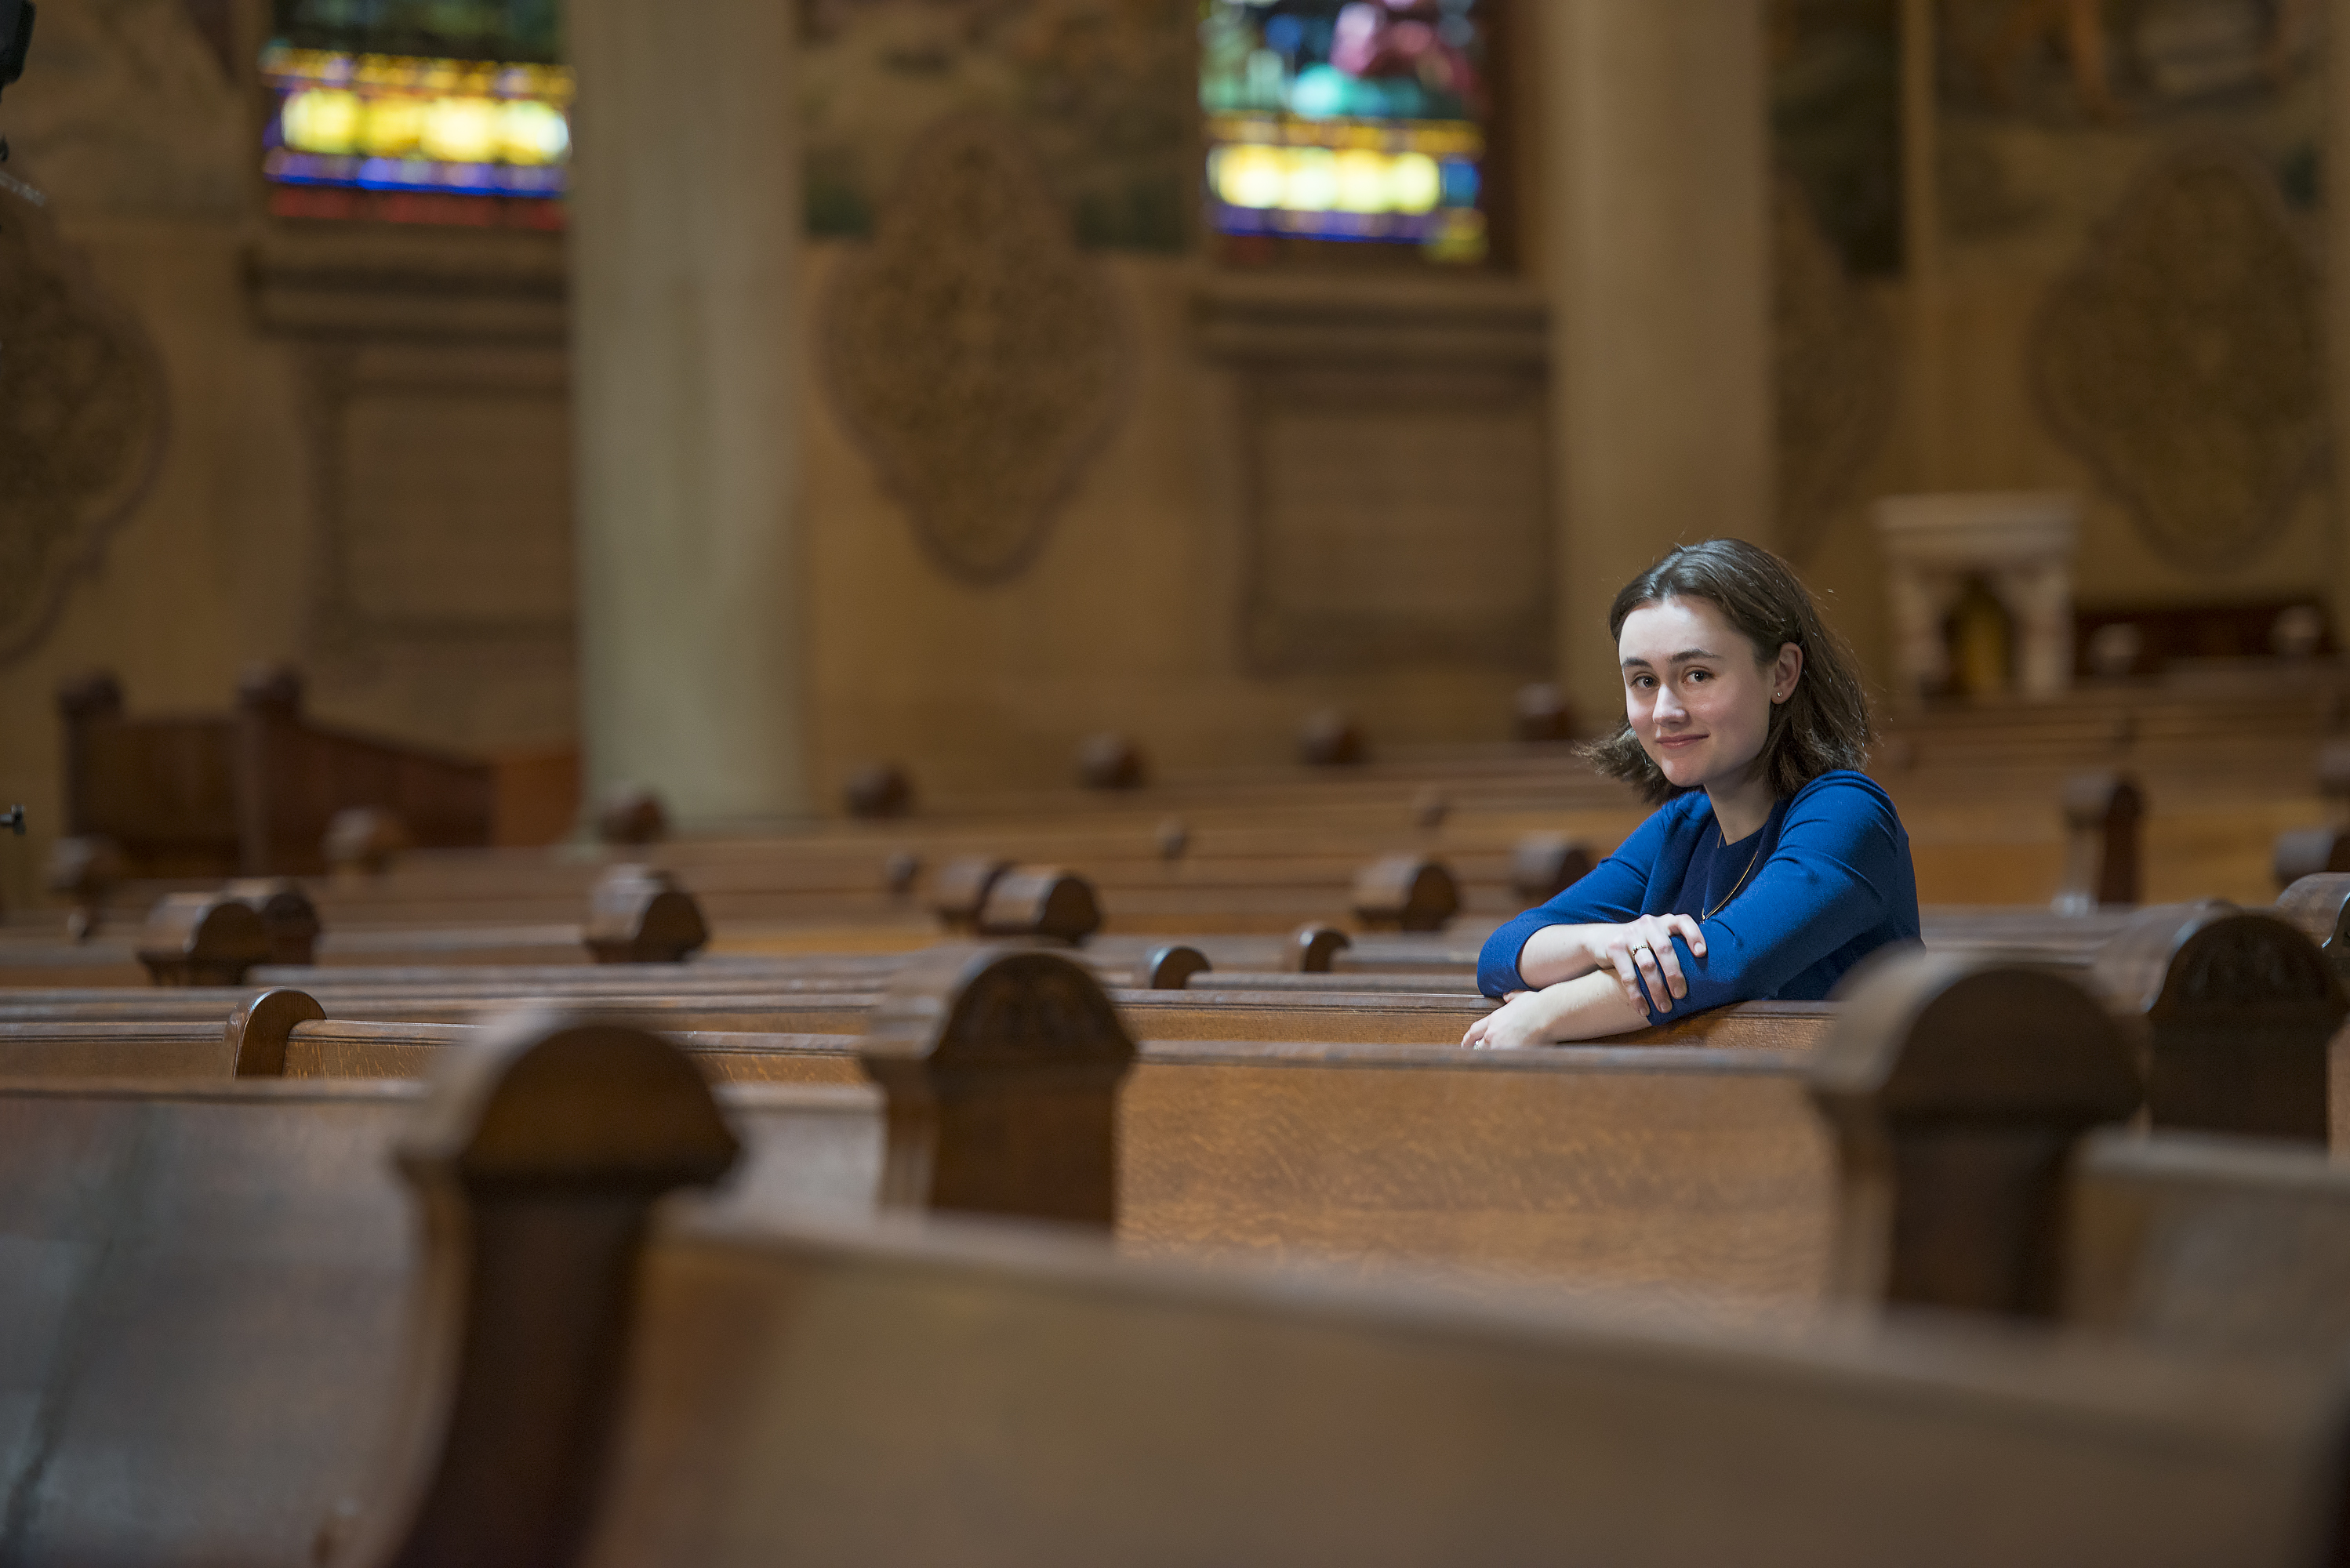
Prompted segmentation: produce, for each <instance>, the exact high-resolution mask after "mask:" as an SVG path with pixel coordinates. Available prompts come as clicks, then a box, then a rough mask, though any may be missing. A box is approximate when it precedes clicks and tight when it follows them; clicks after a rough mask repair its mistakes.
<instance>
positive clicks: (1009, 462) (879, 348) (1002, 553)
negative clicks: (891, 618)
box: [820, 113, 1130, 583]
mask: <svg viewBox="0 0 2350 1568" xmlns="http://www.w3.org/2000/svg"><path fill="white" fill-rule="evenodd" d="M824 317H825V318H824V328H823V337H822V342H821V350H820V351H821V353H822V356H823V363H824V375H825V380H826V384H827V388H828V389H829V390H830V393H831V396H832V400H833V403H834V406H835V408H836V409H837V410H838V411H839V414H840V416H841V420H842V421H843V423H844V424H846V425H847V428H848V430H849V432H850V433H851V435H852V436H853V437H854V438H855V439H856V440H857V441H858V445H859V446H860V447H862V448H863V449H864V451H865V452H866V455H867V456H868V457H869V458H870V459H871V460H872V462H873V463H874V465H875V467H876V468H877V469H879V472H880V475H881V478H882V481H883V483H885V484H886V485H887V486H888V487H889V490H890V492H891V493H893V494H895V495H896V496H897V497H898V499H899V501H901V502H902V503H903V504H905V506H906V508H907V509H908V511H909V512H910V514H912V520H913V524H914V528H915V531H916V533H917V534H918V535H920V538H921V541H922V543H923V545H925V546H926V547H927V548H928V549H929V550H930V551H931V555H932V556H934V557H936V558H937V560H938V561H939V563H940V564H941V566H944V567H945V568H946V569H947V570H948V571H949V572H950V573H951V574H952V575H953V576H958V577H961V578H962V579H963V580H965V581H967V582H972V583H993V582H1003V581H1004V580H1006V579H1008V578H1011V577H1013V576H1017V575H1018V574H1019V572H1020V571H1021V570H1022V568H1024V566H1026V565H1027V564H1028V562H1029V561H1030V560H1032V559H1033V558H1034V557H1035V555H1036V552H1037V550H1038V549H1039V548H1040V547H1041V546H1042V545H1043V544H1044V542H1045V536H1046V535H1047V534H1048V533H1049V531H1050V526H1051V523H1052V518H1053V514H1054V513H1055V509H1056V508H1057V507H1058V505H1059V504H1060V503H1061V502H1062V501H1063V500H1064V499H1065V498H1066V495H1067V494H1068V492H1069V491H1070V489H1071V488H1072V487H1073V486H1074V484H1075V483H1076V479H1077V477H1078V475H1079V474H1080V473H1081V472H1083V470H1084V468H1085V466H1086V464H1087V462H1088V461H1089V460H1090V459H1091V458H1092V457H1093V455H1094V454H1095V453H1096V452H1097V451H1098V450H1099V449H1100V447H1101V445H1102V442H1103V441H1104V440H1105V439H1106V438H1107V436H1108V434H1109V432H1110V431H1111V430H1112V429H1113V428H1114V427H1115V425H1116V423H1117V421H1118V415H1119V412H1120V410H1122V408H1123V405H1124V403H1125V393H1126V375H1125V366H1126V364H1127V363H1128V359H1129V358H1130V356H1129V352H1128V346H1127V341H1126V339H1127V327H1126V322H1125V318H1124V313H1123V311H1122V310H1121V308H1120V306H1119V304H1118V298H1117V296H1116V295H1115V294H1114V293H1113V291H1112V288H1111V286H1110V284H1109V281H1108V279H1107V277H1106V276H1105V275H1103V273H1102V270H1101V269H1100V267H1099V266H1098V265H1097V264H1095V263H1093V262H1091V261H1089V260H1087V258H1086V257H1085V256H1084V255H1082V254H1080V253H1079V252H1078V250H1077V249H1076V244H1075V243H1074V242H1073V240H1072V239H1071V236H1070V234H1069V226H1068V218H1067V216H1066V212H1065V211H1064V209H1063V207H1062V205H1061V204H1060V203H1058V202H1055V201H1054V200H1053V198H1052V196H1051V194H1050V193H1049V192H1047V191H1046V190H1045V182H1044V180H1043V178H1042V176H1041V175H1040V174H1039V173H1038V171H1037V168H1036V164H1035V160H1034V158H1033V157H1032V156H1031V155H1030V154H1029V152H1028V151H1027V150H1026V149H1025V148H1024V146H1023V145H1022V144H1021V142H1020V140H1019V138H1018V136H1017V134H1016V133H1015V132H1014V131H1013V130H1012V129H1011V128H1010V126H1009V125H1008V123H1007V122H1005V121H1004V120H1003V119H998V118H995V117H993V116H990V115H985V114H976V113H974V114H960V115H955V116H951V117H950V118H948V119H943V120H941V121H940V122H938V123H937V124H936V125H934V126H933V127H932V128H931V130H930V132H929V133H928V134H927V135H926V136H925V137H924V138H923V140H921V142H920V144H919V145H918V146H917V147H916V148H915V150H914V151H913V152H912V153H911V154H910V155H909V157H908V160H907V162H906V167H905V169H904V171H903V172H902V174H901V175H900V177H899V182H898V185H897V188H896V190H895V191H894V192H892V194H891V195H890V198H889V201H888V202H886V203H884V205H883V207H882V209H881V213H880V215H879V220H878V222H877V223H876V226H875V233H874V238H873V241H872V243H871V244H868V245H863V246H859V247H858V248H857V249H856V250H855V251H854V252H852V253H851V254H850V255H848V256H847V257H846V258H844V260H843V261H842V262H841V264H840V267H839V271H838V272H837V275H835V277H834V279H833V282H832V285H831V287H830V289H829V291H828V298H827V301H826V309H825V313H824Z"/></svg>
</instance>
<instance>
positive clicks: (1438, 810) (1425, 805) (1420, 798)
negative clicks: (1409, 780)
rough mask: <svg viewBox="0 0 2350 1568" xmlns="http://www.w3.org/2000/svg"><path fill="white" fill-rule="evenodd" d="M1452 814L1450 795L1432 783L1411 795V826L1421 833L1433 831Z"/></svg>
mask: <svg viewBox="0 0 2350 1568" xmlns="http://www.w3.org/2000/svg"><path fill="white" fill-rule="evenodd" d="M1450 815H1452V797H1451V795H1449V794H1445V793H1444V792H1443V791H1442V790H1440V789H1439V788H1437V787H1436V786H1435V785H1434V784H1429V785H1426V786H1425V787H1423V788H1422V789H1421V790H1420V791H1419V793H1418V794H1414V795H1413V796H1412V797H1411V820H1412V826H1415V827H1418V828H1419V829H1420V831H1422V832H1423V833H1433V832H1435V831H1436V830H1437V829H1438V828H1440V827H1442V826H1444V819H1445V818H1446V817H1448V816H1450Z"/></svg>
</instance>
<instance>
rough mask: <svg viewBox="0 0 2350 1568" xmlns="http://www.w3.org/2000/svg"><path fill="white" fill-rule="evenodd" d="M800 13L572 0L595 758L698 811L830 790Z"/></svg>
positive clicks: (583, 518)
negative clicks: (805, 375) (808, 531)
mask: <svg viewBox="0 0 2350 1568" xmlns="http://www.w3.org/2000/svg"><path fill="white" fill-rule="evenodd" d="M796 14H797V7H795V6H792V5H777V4H775V0H668V3H665V4H662V5H645V4H642V3H641V0H567V9H566V29H567V35H566V36H567V48H568V51H569V54H570V57H571V60H572V63H573V66H574V67H575V68H576V69H577V72H578V78H579V95H578V102H577V113H576V116H575V120H574V138H575V151H574V159H573V163H572V176H573V185H572V195H571V202H570V225H571V226H570V235H571V275H572V341H573V364H572V378H573V379H572V388H573V391H572V405H573V409H574V422H573V430H574V440H575V441H576V442H577V452H576V455H575V458H574V472H575V474H576V475H577V483H578V496H577V506H578V517H579V526H578V543H579V579H580V627H579V643H580V681H581V699H580V706H581V710H582V720H583V728H584V732H585V737H586V759H587V787H588V789H589V790H590V792H591V794H590V799H591V800H592V799H593V798H595V795H596V794H600V793H601V792H602V791H603V790H605V789H608V788H609V787H610V786H611V785H612V784H616V783H619V782H622V781H629V782H633V783H637V784H645V785H647V786H650V788H652V789H655V790H657V791H659V792H660V794H661V795H662V797H663V798H664V799H665V800H666V802H667V803H668V805H669V808H670V811H671V816H672V818H673V820H676V821H678V822H680V823H681V824H683V825H685V826H693V825H696V824H711V823H716V822H722V821H727V820H739V819H743V818H746V817H762V816H774V815H783V814H789V813H798V812H804V811H806V810H807V809H808V805H809V799H810V797H809V791H808V780H807V777H806V735H805V730H806V702H807V698H806V689H805V671H804V664H805V658H806V656H805V653H804V651H803V649H802V646H801V644H802V639H803V629H804V627H803V621H804V618H803V614H802V609H801V602H800V596H801V576H802V573H801V566H800V560H799V540H798V535H797V528H796V524H795V501H796V489H797V458H796V451H797V446H798V441H797V429H796V420H797V408H796V401H795V389H794V379H795V375H794V372H795V366H796V364H797V361H798V342H797V339H798V337H799V331H800V325H799V301H798V296H797V291H796V288H795V280H796V274H797V256H798V249H799V243H800V232H801V213H800V182H799V171H798V160H797V151H796V149H797V143H798V137H797V128H796V124H795V114H796V111H797V107H798V103H799V94H798V91H797V89H796V87H795V79H794V77H793V71H792V55H793V26H794V17H795V16H796Z"/></svg>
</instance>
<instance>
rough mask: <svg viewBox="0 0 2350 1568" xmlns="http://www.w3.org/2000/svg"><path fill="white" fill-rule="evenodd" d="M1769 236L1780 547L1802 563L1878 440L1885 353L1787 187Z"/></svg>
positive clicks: (1887, 407)
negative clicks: (1770, 238)
mask: <svg viewBox="0 0 2350 1568" xmlns="http://www.w3.org/2000/svg"><path fill="white" fill-rule="evenodd" d="M1772 235H1773V238H1772V247H1773V248H1772V258H1771V259H1772V269H1771V270H1772V291H1773V302H1772V314H1773V322H1772V357H1773V373H1774V377H1775V379H1776V383H1777V384H1776V392H1777V396H1776V398H1775V399H1774V400H1773V404H1774V407H1773V420H1774V422H1775V424H1776V426H1777V432H1776V433H1777V441H1778V452H1777V460H1778V491H1779V493H1778V524H1779V540H1780V543H1781V545H1782V547H1783V548H1784V549H1785V551H1786V552H1787V554H1788V555H1789V556H1793V557H1794V558H1795V559H1796V560H1801V559H1803V558H1804V556H1806V555H1808V554H1809V553H1810V551H1811V549H1812V547H1813V545H1816V544H1817V543H1818V542H1819V539H1820V536H1821V535H1822V534H1824V533H1825V531H1826V528H1827V524H1828V520H1829V518H1830V517H1831V516H1832V515H1833V514H1834V513H1835V509H1836V508H1837V507H1838V506H1840V505H1842V504H1844V503H1845V501H1846V500H1847V499H1848V498H1849V497H1850V495H1851V493H1852V487H1853V484H1854V483H1855V482H1856V480H1857V479H1859V477H1860V473H1861V471H1862V470H1863V469H1864V468H1866V466H1867V465H1868V462H1869V460H1870V459H1871V458H1873V457H1875V456H1876V455H1877V447H1878V446H1879V444H1881V443H1882V442H1883V441H1884V439H1885V432H1886V429H1887V425H1888V424H1890V422H1891V421H1892V417H1893V406H1894V395H1895V389H1894V365H1893V353H1892V348H1891V345H1890V343H1889V342H1888V341H1887V332H1886V330H1885V325H1884V323H1883V321H1882V320H1880V319H1879V317H1878V316H1877V311H1876V309H1875V307H1874V306H1871V305H1870V303H1869V301H1868V299H1867V297H1866V296H1864V295H1863V294H1862V293H1861V292H1860V290H1859V289H1858V288H1857V287H1856V286H1854V284H1853V281H1852V278H1851V277H1850V275H1847V274H1846V271H1845V265H1844V261H1843V259H1842V258H1841V257H1840V256H1839V255H1838V254H1836V250H1835V246H1834V245H1833V244H1830V243H1829V241H1828V238H1827V235H1826V234H1825V233H1823V232H1822V230H1821V228H1820V225H1819V223H1818V222H1817V220H1816V219H1815V218H1814V216H1813V214H1812V208H1811V203H1810V202H1809V201H1808V200H1807V199H1806V198H1805V197H1804V193H1803V191H1802V190H1801V189H1800V188H1799V187H1798V186H1796V185H1795V184H1794V182H1792V181H1790V180H1785V179H1783V180H1781V181H1780V182H1779V186H1778V190H1777V192H1776V193H1775V195H1774V198H1773V224H1772Z"/></svg>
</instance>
